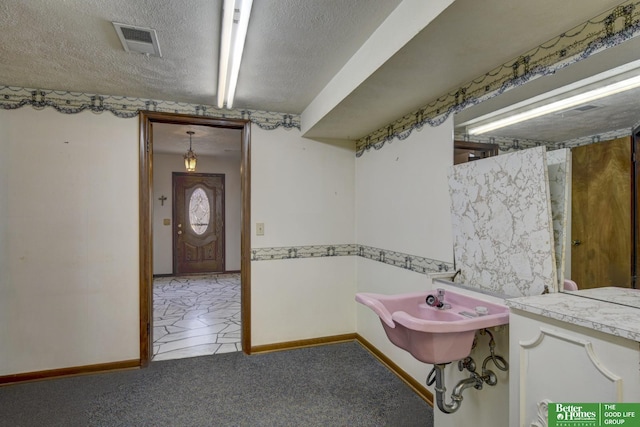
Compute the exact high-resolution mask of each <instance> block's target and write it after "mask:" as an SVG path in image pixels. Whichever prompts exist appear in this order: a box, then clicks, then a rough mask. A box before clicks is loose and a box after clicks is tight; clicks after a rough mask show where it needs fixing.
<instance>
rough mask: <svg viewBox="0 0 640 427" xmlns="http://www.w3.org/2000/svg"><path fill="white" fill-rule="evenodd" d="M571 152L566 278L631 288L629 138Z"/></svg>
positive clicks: (580, 283)
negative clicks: (571, 172)
mask: <svg viewBox="0 0 640 427" xmlns="http://www.w3.org/2000/svg"><path fill="white" fill-rule="evenodd" d="M571 153H572V169H573V174H572V190H571V191H572V197H571V200H572V202H571V241H572V244H571V279H572V280H573V281H574V282H576V283H577V284H578V288H579V289H589V288H594V287H603V286H620V287H631V277H632V270H631V261H632V232H631V231H632V212H631V202H632V197H631V195H632V185H631V181H632V179H631V177H632V175H631V165H632V161H631V138H630V137H624V138H619V139H615V140H612V141H606V142H600V143H595V144H589V145H585V146H582V147H576V148H573V149H572V150H571Z"/></svg>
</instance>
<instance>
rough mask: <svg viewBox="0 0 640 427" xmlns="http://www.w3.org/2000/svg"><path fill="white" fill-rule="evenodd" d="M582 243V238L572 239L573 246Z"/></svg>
mask: <svg viewBox="0 0 640 427" xmlns="http://www.w3.org/2000/svg"><path fill="white" fill-rule="evenodd" d="M581 244H582V242H581V241H580V240H572V241H571V246H580V245H581Z"/></svg>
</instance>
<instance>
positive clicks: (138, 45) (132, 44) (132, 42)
mask: <svg viewBox="0 0 640 427" xmlns="http://www.w3.org/2000/svg"><path fill="white" fill-rule="evenodd" d="M112 24H113V26H114V27H115V29H116V33H118V37H119V38H120V42H121V43H122V47H123V48H124V50H126V51H127V52H134V53H142V54H144V55H151V56H159V57H161V56H162V54H161V53H160V45H158V36H157V35H156V30H154V29H151V28H143V27H134V26H132V25H126V24H119V23H117V22H112Z"/></svg>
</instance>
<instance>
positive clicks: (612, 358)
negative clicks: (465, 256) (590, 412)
mask: <svg viewBox="0 0 640 427" xmlns="http://www.w3.org/2000/svg"><path fill="white" fill-rule="evenodd" d="M507 305H509V306H510V307H511V316H510V320H509V343H510V344H509V361H510V363H511V369H510V381H509V395H510V402H509V425H510V426H521V427H524V426H526V427H530V426H535V427H546V426H547V420H546V416H547V403H549V402H581V403H587V402H591V403H605V402H640V342H639V341H640V309H638V308H634V307H627V306H622V305H618V304H612V303H608V302H603V301H598V300H593V299H588V298H582V297H577V296H573V295H567V294H548V295H540V296H534V297H524V298H516V299H512V300H509V301H508V302H507Z"/></svg>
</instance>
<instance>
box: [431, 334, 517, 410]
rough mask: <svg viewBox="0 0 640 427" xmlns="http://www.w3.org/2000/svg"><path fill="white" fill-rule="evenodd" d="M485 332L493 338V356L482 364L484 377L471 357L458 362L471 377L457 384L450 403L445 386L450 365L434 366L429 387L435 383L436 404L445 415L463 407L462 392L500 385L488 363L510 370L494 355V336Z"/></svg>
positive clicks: (460, 367) (491, 346)
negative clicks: (445, 376) (446, 367)
mask: <svg viewBox="0 0 640 427" xmlns="http://www.w3.org/2000/svg"><path fill="white" fill-rule="evenodd" d="M485 332H487V333H488V334H489V336H490V337H491V341H490V342H489V350H490V353H491V354H490V355H489V356H488V357H487V358H486V359H484V361H483V362H482V375H480V374H478V373H477V372H476V363H475V362H474V360H473V359H472V358H471V357H467V358H465V359H464V360H460V361H459V362H458V369H459V370H460V371H464V370H465V369H466V370H467V371H469V373H470V374H471V375H470V376H469V377H468V378H465V379H463V380H460V381H459V382H458V384H456V386H455V387H454V388H453V392H452V393H451V402H450V403H447V402H445V394H446V392H447V388H446V387H445V385H444V368H445V366H447V365H448V364H449V363H438V364H434V365H433V369H432V370H431V372H430V373H429V375H428V376H427V385H429V386H430V385H433V383H434V382H435V383H436V385H435V391H436V404H437V405H438V408H439V409H440V410H441V411H442V412H444V413H445V414H452V413H454V412H456V411H457V410H458V409H460V405H462V392H464V391H465V390H466V389H468V388H471V387H473V388H475V389H476V390H482V386H483V384H485V383H486V384H487V385H490V386H494V385H496V384H497V383H498V378H497V377H496V374H495V373H494V372H493V371H491V370H490V369H487V363H488V362H493V364H494V365H495V366H496V367H497V368H498V369H500V370H501V371H507V370H509V364H508V363H507V361H506V360H505V359H504V358H503V357H501V356H497V355H496V354H495V353H494V351H495V346H496V344H495V341H494V339H493V334H491V332H489V331H488V330H485Z"/></svg>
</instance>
